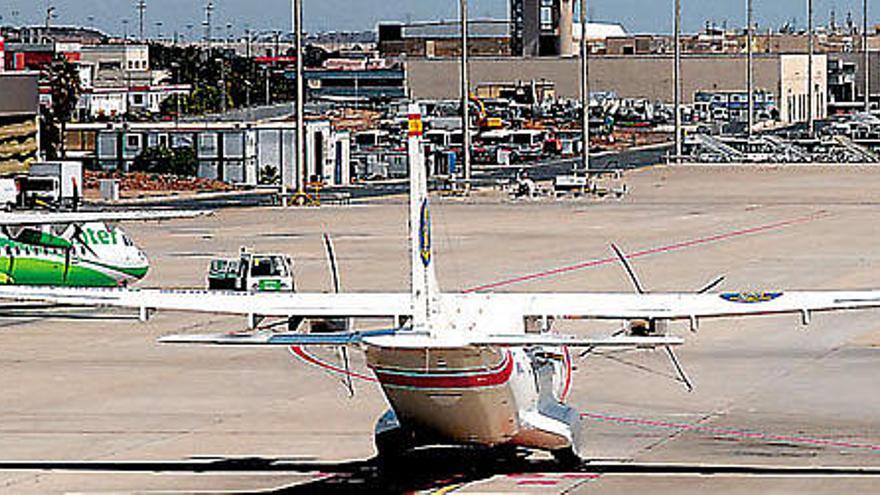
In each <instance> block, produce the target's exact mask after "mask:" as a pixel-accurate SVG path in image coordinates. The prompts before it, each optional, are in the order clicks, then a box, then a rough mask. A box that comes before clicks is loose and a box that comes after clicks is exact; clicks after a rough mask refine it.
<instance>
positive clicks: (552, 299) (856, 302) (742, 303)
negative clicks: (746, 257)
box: [484, 290, 880, 320]
mask: <svg viewBox="0 0 880 495" xmlns="http://www.w3.org/2000/svg"><path fill="white" fill-rule="evenodd" d="M484 297H486V298H487V300H489V301H492V302H491V305H493V306H499V307H500V306H507V307H510V308H516V311H517V312H520V313H522V314H523V315H524V316H552V317H557V318H561V319H566V318H571V319H578V318H583V319H621V320H622V319H665V320H687V319H690V320H694V319H701V318H725V317H743V316H756V315H774V314H786V313H794V314H797V313H800V314H802V315H804V316H805V319H808V317H809V314H810V313H813V312H822V311H845V310H859V309H872V308H880V291H870V290H869V291H810V292H782V291H778V292H725V293H720V294H694V293H663V294H661V293H657V294H487V295H484Z"/></svg>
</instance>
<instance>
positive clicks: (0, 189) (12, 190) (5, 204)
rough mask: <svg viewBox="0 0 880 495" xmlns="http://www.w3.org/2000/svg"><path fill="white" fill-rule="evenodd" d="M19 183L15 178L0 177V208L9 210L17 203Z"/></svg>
mask: <svg viewBox="0 0 880 495" xmlns="http://www.w3.org/2000/svg"><path fill="white" fill-rule="evenodd" d="M19 193H20V189H19V185H18V181H17V180H15V179H0V208H2V209H4V210H6V211H10V210H12V209H14V208H15V207H16V206H18V204H19Z"/></svg>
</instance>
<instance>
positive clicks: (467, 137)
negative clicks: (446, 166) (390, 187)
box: [459, 0, 471, 188]
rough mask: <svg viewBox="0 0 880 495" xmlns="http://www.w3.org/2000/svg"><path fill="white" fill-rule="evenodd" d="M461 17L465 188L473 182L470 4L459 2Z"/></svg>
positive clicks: (461, 0) (460, 0)
mask: <svg viewBox="0 0 880 495" xmlns="http://www.w3.org/2000/svg"><path fill="white" fill-rule="evenodd" d="M459 10H460V15H461V137H462V139H461V146H462V152H461V157H462V168H463V169H464V181H465V188H470V182H471V129H470V126H471V112H470V75H469V74H468V3H467V0H459Z"/></svg>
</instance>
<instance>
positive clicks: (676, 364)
mask: <svg viewBox="0 0 880 495" xmlns="http://www.w3.org/2000/svg"><path fill="white" fill-rule="evenodd" d="M611 249H612V250H613V251H614V254H615V255H617V259H619V260H620V264H621V265H622V266H623V268H624V270H625V271H626V274H627V277H629V280H630V282H632V284H633V288H634V289H635V291H636V293H638V294H642V295H644V294H647V293H648V291H647V290H645V286H644V285H642V281H641V280H639V276H638V274H637V273H636V271H635V269H634V268H633V266H632V264H630V262H629V259H628V258H627V256H626V254H625V253H624V252H623V250H622V249H620V247H619V246H618V245H617V244H614V243H612V244H611ZM726 278H727V277H726V276H724V275H721V276H719V277H716V278H715V279H713V280H712V281H711V282H709V283H708V284H706V285H704V286H703V287H702V288H700V290H699V291H697V293H698V294H705V293H707V292H709V291H711V290H712V289H714V288H716V287H718V286H719V285H721V283H722V282H724V280H725V279H726ZM645 323H646V324H641V322H639V325H638V326H636V325H634V322H630V323H629V324H627V325H624V327H623V328H621V329H620V330H618V331H617V332H615V333H614V334H613V336H614V337H617V336H620V335H622V334H625V333H635V332H636V331H637V330H636V329H637V328H638V329H639V330H638V332H640V333H646V334H656V333H661V332H662V333H663V334H665V333H666V325H665V323H666V322H664V321H660V320H657V319H653V318H652V319H649V320H647V322H645ZM691 326H692V328H696V325H695V324H694V323H692V325H691ZM665 349H666V355H667V356H669V361H670V362H671V363H672V367H673V368H674V369H675V372H676V374H677V375H678V379H679V381H680V382H681V383H682V384H684V386H685V388H686V389H687V391H688V392H693V391H694V385H693V383H692V382H691V380H690V378H688V375H687V373H686V372H685V370H684V367H682V365H681V362H680V361H679V360H678V356H676V354H675V351H674V350H672V347H670V346H665ZM591 351H592V349H588V350H586V351H585V352H584V353H583V354H582V356H585V355H587V354H588V353H589V352H591Z"/></svg>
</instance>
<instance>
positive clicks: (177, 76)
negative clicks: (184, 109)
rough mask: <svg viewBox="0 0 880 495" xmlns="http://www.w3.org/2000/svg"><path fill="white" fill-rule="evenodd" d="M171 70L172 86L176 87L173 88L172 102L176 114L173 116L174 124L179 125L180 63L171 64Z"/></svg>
mask: <svg viewBox="0 0 880 495" xmlns="http://www.w3.org/2000/svg"><path fill="white" fill-rule="evenodd" d="M171 68H172V69H174V84H175V85H176V86H178V87H176V88H174V91H175V93H174V102H175V103H176V104H177V113H175V114H174V123H175V124H179V123H180V93H179V91H180V63H178V62H171Z"/></svg>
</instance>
